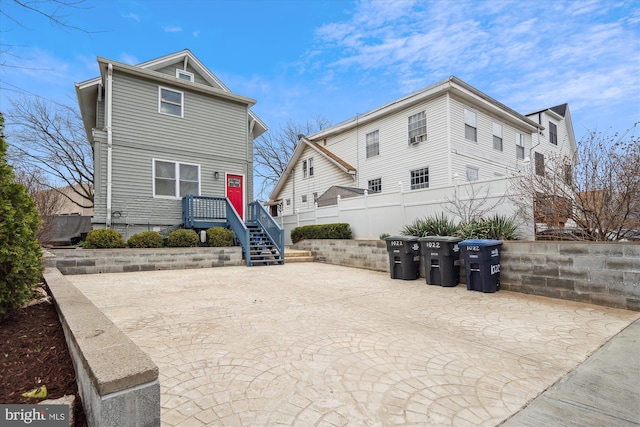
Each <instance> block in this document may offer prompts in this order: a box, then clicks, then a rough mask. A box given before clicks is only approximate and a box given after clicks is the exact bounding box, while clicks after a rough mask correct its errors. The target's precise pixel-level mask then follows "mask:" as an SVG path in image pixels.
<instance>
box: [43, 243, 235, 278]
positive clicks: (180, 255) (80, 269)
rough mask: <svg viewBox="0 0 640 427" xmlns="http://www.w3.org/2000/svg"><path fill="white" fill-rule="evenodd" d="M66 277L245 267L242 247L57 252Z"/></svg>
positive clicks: (55, 255)
mask: <svg viewBox="0 0 640 427" xmlns="http://www.w3.org/2000/svg"><path fill="white" fill-rule="evenodd" d="M50 252H51V255H53V259H54V260H55V261H54V262H55V266H56V268H57V269H58V270H60V272H61V273H62V274H93V273H122V272H128V271H150V270H179V269H185V268H209V267H226V266H231V265H242V248H241V247H240V246H230V247H221V248H208V247H203V248H161V249H132V248H127V249H53V250H51V251H50Z"/></svg>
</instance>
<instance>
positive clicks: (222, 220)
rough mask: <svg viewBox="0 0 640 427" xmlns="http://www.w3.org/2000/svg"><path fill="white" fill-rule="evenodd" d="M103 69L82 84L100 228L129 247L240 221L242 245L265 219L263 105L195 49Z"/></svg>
mask: <svg viewBox="0 0 640 427" xmlns="http://www.w3.org/2000/svg"><path fill="white" fill-rule="evenodd" d="M97 61H98V66H99V70H100V76H99V77H96V78H94V79H91V80H87V81H85V82H81V83H77V84H76V93H77V96H78V102H79V105H80V111H81V114H82V119H83V122H84V127H85V130H86V132H87V136H88V138H89V141H90V142H91V144H92V146H93V155H94V167H95V171H94V186H95V201H94V216H93V220H92V226H93V228H94V229H95V228H113V229H116V230H118V231H120V232H121V233H122V234H123V235H124V237H125V238H127V237H129V236H130V235H132V234H133V233H137V232H140V231H147V230H158V231H160V230H162V229H167V228H169V227H178V226H183V227H186V228H194V229H203V228H208V227H210V226H212V225H221V226H227V227H230V228H232V227H231V225H232V224H231V222H238V221H237V220H239V222H240V224H236V226H235V227H240V230H235V229H234V231H235V232H236V235H237V236H238V238H239V240H240V241H241V242H242V240H243V239H244V238H243V236H239V234H242V230H241V228H242V227H243V226H244V227H245V228H246V225H247V224H246V223H247V222H251V221H253V220H254V218H252V217H251V215H252V212H253V213H255V212H254V210H255V209H254V207H253V203H252V198H253V141H254V139H255V138H257V137H258V136H259V135H260V134H262V133H263V132H265V131H266V130H267V127H266V125H265V124H264V123H263V122H262V121H261V120H260V119H259V118H258V117H257V116H256V115H255V114H254V113H253V112H252V111H251V110H250V107H251V106H253V105H254V104H255V102H256V101H255V100H253V99H251V98H247V97H245V96H241V95H237V94H235V93H232V92H231V91H230V90H229V89H228V88H227V87H226V86H225V85H224V84H223V83H222V82H221V81H220V80H219V79H218V78H217V77H216V76H215V75H214V74H213V73H211V71H209V70H208V69H207V68H206V67H205V66H204V65H203V64H202V63H201V62H200V61H199V60H198V58H196V57H195V56H194V55H193V53H191V51H189V50H188V49H185V50H182V51H180V52H176V53H173V54H170V55H166V56H163V57H161V58H157V59H154V60H151V61H147V62H144V63H141V64H138V65H135V66H132V65H128V64H124V63H121V62H118V61H113V60H110V59H106V58H100V57H98V58H97ZM194 214H195V216H194ZM230 214H232V215H230ZM231 216H233V218H231ZM243 246H244V245H243ZM245 249H246V248H245Z"/></svg>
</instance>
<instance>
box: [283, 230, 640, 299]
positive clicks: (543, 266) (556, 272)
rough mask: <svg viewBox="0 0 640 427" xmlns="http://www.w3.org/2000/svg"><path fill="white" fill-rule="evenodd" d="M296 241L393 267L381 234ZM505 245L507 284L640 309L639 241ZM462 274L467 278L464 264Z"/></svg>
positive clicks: (324, 258)
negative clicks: (368, 237) (375, 237)
mask: <svg viewBox="0 0 640 427" xmlns="http://www.w3.org/2000/svg"><path fill="white" fill-rule="evenodd" d="M293 247H294V248H295V249H301V250H308V251H311V253H312V254H313V256H314V258H315V260H316V261H319V262H325V263H328V264H337V265H344V266H348V267H356V268H366V269H370V270H377V271H385V272H389V256H388V253H387V247H386V242H384V241H381V240H320V239H317V240H303V241H301V242H298V243H296V244H295V245H293ZM502 249H503V250H502V257H501V273H500V284H501V288H502V289H505V290H510V291H515V292H523V293H531V294H536V295H542V296H548V297H553V298H562V299H567V300H572V301H581V302H588V303H593V304H598V305H604V306H608V307H615V308H624V309H628V310H636V311H640V244H638V243H607V242H603V243H600V242H531V241H526V242H525V241H509V242H505V243H504V244H503V246H502ZM462 268H464V266H463V267H462ZM420 270H421V277H425V275H424V266H422V265H421V267H420ZM460 277H461V280H462V282H464V277H465V275H464V270H463V271H461V275H460Z"/></svg>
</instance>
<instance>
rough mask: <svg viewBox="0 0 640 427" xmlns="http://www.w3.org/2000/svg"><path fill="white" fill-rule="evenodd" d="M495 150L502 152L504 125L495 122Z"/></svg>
mask: <svg viewBox="0 0 640 427" xmlns="http://www.w3.org/2000/svg"><path fill="white" fill-rule="evenodd" d="M493 149H494V150H498V151H502V125H501V124H500V123H496V122H493Z"/></svg>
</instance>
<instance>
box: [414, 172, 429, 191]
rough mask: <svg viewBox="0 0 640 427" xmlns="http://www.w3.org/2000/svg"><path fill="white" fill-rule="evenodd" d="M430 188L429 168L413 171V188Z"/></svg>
mask: <svg viewBox="0 0 640 427" xmlns="http://www.w3.org/2000/svg"><path fill="white" fill-rule="evenodd" d="M419 188H429V168H422V169H416V170H412V171H411V189H412V190H417V189H419Z"/></svg>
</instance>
